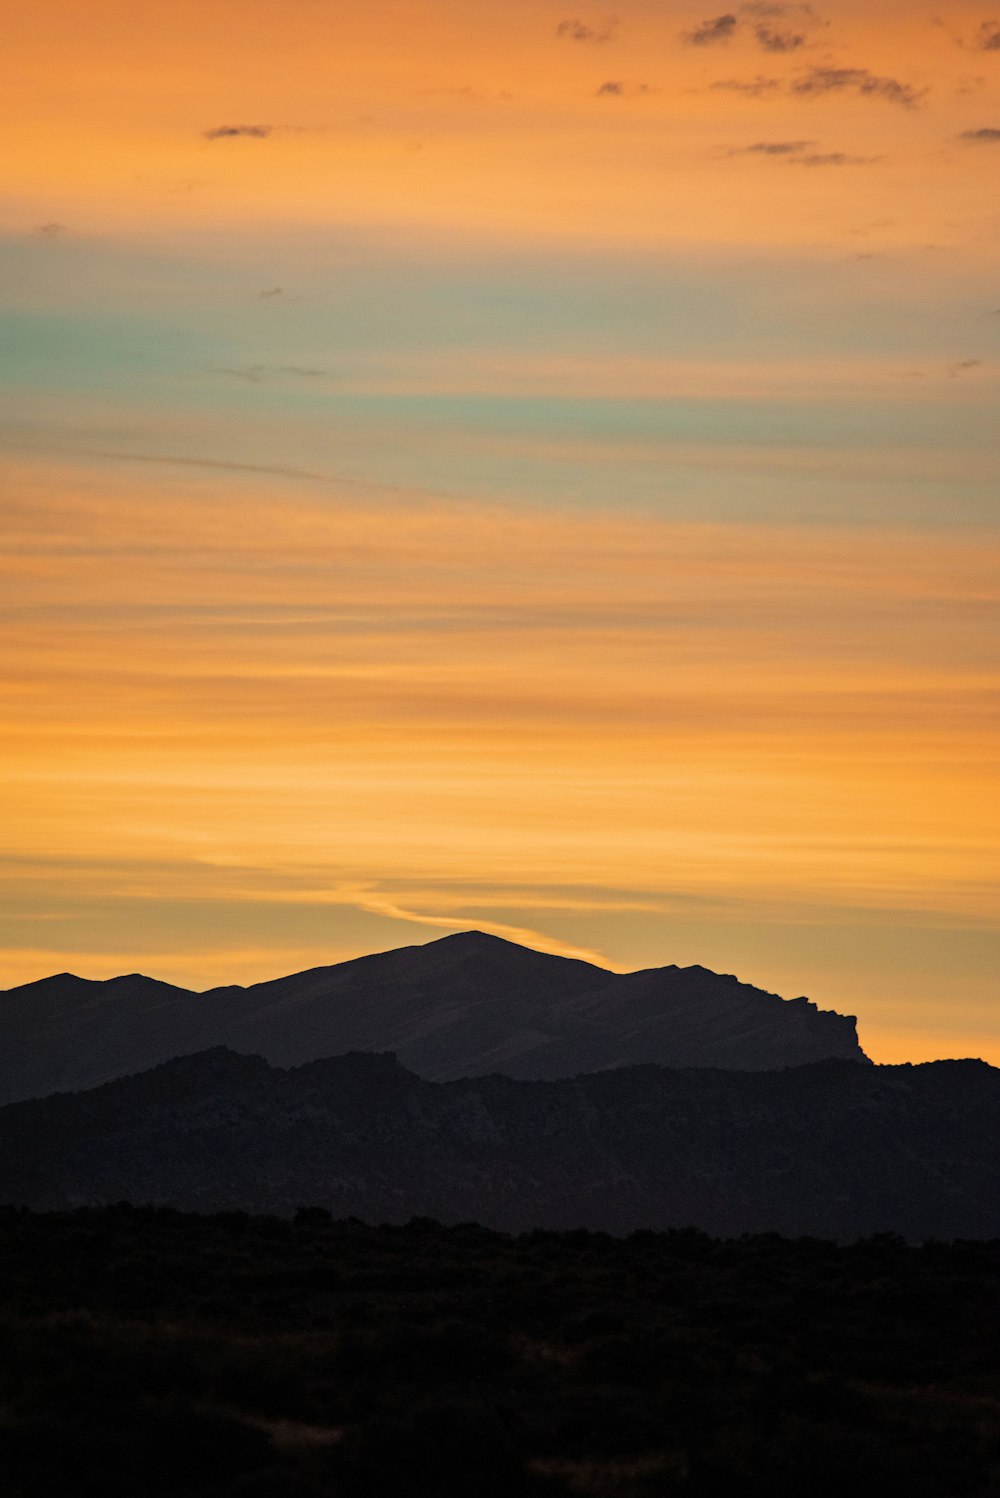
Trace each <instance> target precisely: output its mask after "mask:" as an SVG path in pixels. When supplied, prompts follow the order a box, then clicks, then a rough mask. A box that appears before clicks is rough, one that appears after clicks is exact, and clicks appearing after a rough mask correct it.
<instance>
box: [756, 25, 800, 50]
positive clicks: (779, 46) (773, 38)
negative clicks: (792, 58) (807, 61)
mask: <svg viewBox="0 0 1000 1498" xmlns="http://www.w3.org/2000/svg"><path fill="white" fill-rule="evenodd" d="M754 36H755V37H756V38H757V41H758V43H759V44H760V46H761V47H763V49H764V51H765V52H795V51H796V50H797V49H798V48H799V47H804V46H805V44H806V37H805V33H804V32H801V31H775V30H774V29H773V28H772V27H770V26H755V27H754Z"/></svg>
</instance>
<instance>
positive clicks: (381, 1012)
mask: <svg viewBox="0 0 1000 1498" xmlns="http://www.w3.org/2000/svg"><path fill="white" fill-rule="evenodd" d="M218 1045H227V1046H232V1047H234V1048H236V1049H238V1050H240V1051H253V1052H257V1053H259V1054H261V1055H262V1056H264V1057H266V1058H267V1059H268V1060H269V1061H272V1062H274V1063H276V1064H279V1065H283V1066H288V1065H296V1064H299V1063H302V1062H306V1061H312V1060H318V1059H320V1058H322V1057H326V1056H335V1055H339V1054H343V1053H345V1052H347V1051H351V1050H366V1051H382V1050H392V1051H394V1052H396V1053H397V1054H398V1055H399V1057H400V1059H401V1061H402V1062H403V1063H404V1064H405V1065H406V1066H408V1067H410V1068H412V1069H413V1070H414V1071H416V1072H417V1073H418V1074H419V1075H420V1076H423V1077H427V1078H430V1079H434V1080H444V1079H448V1078H456V1077H463V1076H482V1075H486V1074H488V1073H490V1072H502V1073H504V1074H505V1075H507V1076H512V1077H518V1078H523V1079H540V1078H554V1077H567V1076H573V1075H575V1074H576V1073H577V1072H582V1071H597V1070H601V1069H606V1068H610V1067H616V1066H627V1065H635V1064H641V1063H645V1062H656V1063H659V1064H660V1065H664V1066H721V1067H727V1068H737V1069H740V1070H747V1071H755V1070H757V1071H759V1070H767V1069H770V1068H774V1067H781V1066H797V1065H802V1064H805V1063H807V1062H810V1061H819V1060H825V1059H830V1058H838V1059H843V1060H854V1061H865V1060H866V1059H867V1058H866V1057H865V1056H864V1053H863V1052H862V1050H861V1048H860V1046H859V1044H858V1037H857V1031H856V1027H855V1021H854V1019H853V1018H852V1017H850V1016H846V1015H841V1014H835V1013H832V1012H829V1011H823V1010H819V1009H817V1008H816V1006H815V1005H814V1004H811V1003H810V1002H809V1001H808V1000H807V999H804V998H799V999H793V1000H790V1001H786V1000H784V999H781V998H779V997H778V996H777V995H776V994H772V993H766V992H765V991H764V990H762V989H759V988H753V987H751V986H750V985H749V984H746V983H740V982H738V981H737V980H736V979H735V978H733V977H724V976H721V975H719V974H717V973H712V972H710V971H709V970H708V969H707V968H702V967H690V968H677V967H664V968H655V969H650V970H648V971H645V972H638V973H625V974H618V973H611V972H608V971H606V970H605V969H604V968H599V967H594V966H592V965H591V964H590V963H586V962H574V961H570V960H568V959H566V958H563V957H551V956H548V955H546V954H545V953H542V952H534V951H531V950H529V949H528V948H525V947H520V946H517V945H516V944H514V943H513V942H507V941H502V940H500V938H498V937H494V936H485V935H483V934H482V933H480V932H465V933H463V934H461V935H457V936H449V937H444V938H443V939H442V940H440V941H435V942H430V943H428V944H427V945H425V946H419V947H404V948H401V949H400V950H398V951H394V952H383V953H380V954H377V955H375V956H371V957H362V958H358V959H356V960H355V961H353V962H342V963H338V964H337V965H335V966H333V967H324V968H315V969H312V970H311V971H309V972H305V973H296V974H293V975H292V976H290V977H287V978H278V979H275V980H274V981H273V982H269V983H258V984H255V985H253V986H252V987H249V988H239V987H231V988H217V989H212V990H210V991H209V992H207V993H203V994H196V993H190V992H189V991H188V990H186V989H182V988H176V987H173V986H171V985H170V984H167V983H159V982H156V981H155V980H154V979H152V978H145V977H143V976H142V975H141V974H137V973H133V974H130V975H128V976H126V977H121V978H113V979H110V980H108V981H107V982H105V983H96V982H90V981H88V980H86V979H83V978H77V977H74V976H73V975H72V974H70V973H62V974H60V975H58V976H56V977H52V978H46V979H43V980H42V981H40V982H38V983H29V984H25V985H23V986H22V987H20V988H15V989H10V990H8V991H7V992H6V993H3V994H0V1054H2V1055H3V1057H4V1065H3V1068H2V1073H0V1102H11V1101H15V1100H17V1099H19V1098H28V1097H42V1096H45V1095H46V1094H49V1093H53V1092H58V1091H77V1090H79V1089H81V1088H86V1087H93V1086H96V1085H97V1084H98V1083H101V1082H105V1081H109V1080H110V1079H112V1078H114V1077H119V1076H126V1075H129V1074H131V1073H134V1072H138V1071H143V1070H145V1069H147V1068H148V1067H151V1066H155V1065H157V1064H158V1063H160V1062H162V1061H166V1060H169V1059H170V1058H171V1057H174V1056H181V1055H186V1054H189V1053H191V1052H193V1051H197V1050H200V1049H204V1048H210V1047H212V1046H218Z"/></svg>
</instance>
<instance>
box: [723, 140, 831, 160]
mask: <svg viewBox="0 0 1000 1498" xmlns="http://www.w3.org/2000/svg"><path fill="white" fill-rule="evenodd" d="M815 144H816V142H815V141H813V140H757V141H754V143H753V145H752V146H734V147H733V149H732V150H731V151H730V152H729V154H730V156H795V155H798V153H799V152H800V151H805V150H806V149H807V148H808V147H809V146H814V145H815Z"/></svg>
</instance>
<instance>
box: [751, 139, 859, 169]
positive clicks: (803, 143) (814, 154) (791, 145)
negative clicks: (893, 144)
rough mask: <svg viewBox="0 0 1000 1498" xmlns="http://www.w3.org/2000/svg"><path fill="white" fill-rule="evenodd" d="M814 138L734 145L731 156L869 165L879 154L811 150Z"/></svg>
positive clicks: (811, 164)
mask: <svg viewBox="0 0 1000 1498" xmlns="http://www.w3.org/2000/svg"><path fill="white" fill-rule="evenodd" d="M815 144H816V142H815V141H814V140H758V141H754V143H753V145H751V146H734V147H733V149H732V150H731V151H730V152H729V153H728V154H729V155H730V156H766V157H770V158H771V159H772V160H777V161H783V162H785V164H786V165H788V166H809V167H820V166H869V165H870V164H871V163H872V162H873V161H877V160H878V159H879V158H878V157H877V156H849V155H848V154H847V153H846V152H845V151H811V150H810V149H809V148H810V146H814V145H815Z"/></svg>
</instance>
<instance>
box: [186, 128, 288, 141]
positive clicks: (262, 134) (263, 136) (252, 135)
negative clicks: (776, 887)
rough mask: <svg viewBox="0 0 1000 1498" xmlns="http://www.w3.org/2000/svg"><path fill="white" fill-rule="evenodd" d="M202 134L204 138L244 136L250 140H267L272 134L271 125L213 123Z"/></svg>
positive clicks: (217, 138)
mask: <svg viewBox="0 0 1000 1498" xmlns="http://www.w3.org/2000/svg"><path fill="white" fill-rule="evenodd" d="M201 133H202V135H203V136H204V137H205V139H206V140H232V139H234V138H236V137H239V136H245V137H247V138H248V139H250V140H267V138H268V136H269V135H273V133H274V126H273V125H215V126H213V127H212V129H211V130H203V131H202V132H201Z"/></svg>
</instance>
